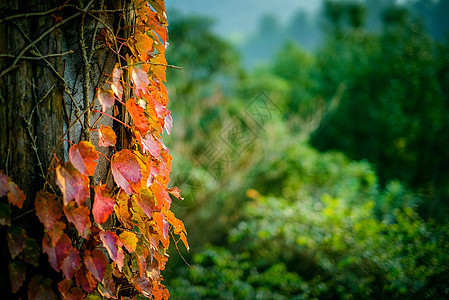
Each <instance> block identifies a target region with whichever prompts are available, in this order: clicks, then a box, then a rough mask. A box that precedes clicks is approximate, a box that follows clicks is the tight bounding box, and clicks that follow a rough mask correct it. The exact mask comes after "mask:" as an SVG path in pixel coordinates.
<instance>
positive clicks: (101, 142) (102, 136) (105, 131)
mask: <svg viewBox="0 0 449 300" xmlns="http://www.w3.org/2000/svg"><path fill="white" fill-rule="evenodd" d="M116 142H117V136H116V135H115V132H114V130H112V128H111V126H104V127H103V124H100V129H98V146H100V147H109V146H114V145H115V143H116Z"/></svg>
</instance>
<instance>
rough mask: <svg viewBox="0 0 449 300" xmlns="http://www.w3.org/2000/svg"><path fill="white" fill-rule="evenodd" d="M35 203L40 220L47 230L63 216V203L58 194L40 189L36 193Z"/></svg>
mask: <svg viewBox="0 0 449 300" xmlns="http://www.w3.org/2000/svg"><path fill="white" fill-rule="evenodd" d="M34 205H35V207H36V215H37V217H38V218H39V221H41V223H42V224H44V226H45V228H46V229H47V230H50V229H51V228H52V227H53V225H54V224H55V223H56V222H57V221H58V220H59V219H60V218H61V217H62V205H61V203H60V202H59V201H57V200H56V195H54V194H51V193H47V192H44V191H39V192H38V193H37V194H36V200H35V201H34Z"/></svg>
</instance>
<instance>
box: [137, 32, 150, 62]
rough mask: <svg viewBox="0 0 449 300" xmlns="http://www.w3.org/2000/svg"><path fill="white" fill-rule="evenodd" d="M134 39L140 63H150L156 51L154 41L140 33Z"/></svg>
mask: <svg viewBox="0 0 449 300" xmlns="http://www.w3.org/2000/svg"><path fill="white" fill-rule="evenodd" d="M134 38H135V39H136V44H135V48H136V50H137V52H138V56H137V57H138V58H139V61H148V59H149V58H150V55H152V53H153V51H154V48H153V39H152V38H150V37H149V36H148V35H146V34H143V33H140V32H137V33H136V35H135V36H134Z"/></svg>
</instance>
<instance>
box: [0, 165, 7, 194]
mask: <svg viewBox="0 0 449 300" xmlns="http://www.w3.org/2000/svg"><path fill="white" fill-rule="evenodd" d="M7 183H8V177H7V176H6V175H5V174H4V173H3V171H0V197H3V196H6V184H7Z"/></svg>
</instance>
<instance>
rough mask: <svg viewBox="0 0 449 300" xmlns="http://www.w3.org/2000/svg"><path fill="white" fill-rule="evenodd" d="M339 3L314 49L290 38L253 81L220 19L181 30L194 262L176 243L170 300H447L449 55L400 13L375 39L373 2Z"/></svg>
mask: <svg viewBox="0 0 449 300" xmlns="http://www.w3.org/2000/svg"><path fill="white" fill-rule="evenodd" d="M390 2H392V1H389V0H388V1H387V0H385V1H383V5H385V7H387V3H390ZM418 2H419V1H418ZM418 2H417V3H418ZM326 3H327V4H326V5H328V7H326V9H324V10H323V11H324V12H326V13H327V17H328V18H327V20H328V23H327V24H328V25H327V27H326V28H327V30H328V31H327V32H328V37H327V38H326V41H325V42H324V44H323V45H322V46H321V47H320V48H319V49H318V50H317V51H316V52H314V53H309V52H307V51H305V50H304V49H302V48H301V47H300V46H298V45H297V44H296V43H295V42H289V43H286V44H284V46H283V47H282V49H281V50H280V51H279V52H278V53H277V55H276V56H275V57H273V60H272V61H270V62H269V63H267V64H264V65H260V66H258V67H257V68H255V69H254V70H253V71H252V72H246V71H244V70H242V69H241V65H240V61H239V59H238V55H237V54H236V52H235V50H234V49H233V47H232V46H231V45H230V44H228V43H226V42H224V41H223V40H221V39H220V38H218V37H217V36H215V35H214V34H213V32H212V30H211V28H210V21H208V20H206V19H203V18H199V17H187V16H181V15H175V18H174V19H172V20H171V23H170V33H171V36H170V38H171V43H172V44H174V47H169V49H170V48H171V49H170V50H169V51H170V52H168V53H167V57H168V60H169V63H170V64H176V65H180V66H183V67H184V72H185V74H181V73H179V72H177V71H174V70H171V71H169V73H168V76H170V78H169V80H168V82H169V92H170V99H171V107H170V109H171V110H172V113H173V116H174V120H175V126H174V127H173V131H172V136H171V138H169V139H167V143H168V144H169V145H170V148H171V149H174V150H175V151H174V152H173V153H172V154H173V157H174V160H173V164H174V166H173V170H175V172H176V173H174V174H173V175H172V178H174V181H173V182H172V183H173V185H178V186H180V187H181V190H182V192H183V195H184V197H185V200H184V201H178V200H176V199H173V201H174V203H173V209H174V211H175V213H176V215H177V216H178V217H180V218H181V219H182V220H183V221H184V222H185V224H186V228H187V230H188V232H189V237H188V238H189V243H190V246H191V252H190V253H184V252H182V254H183V255H184V256H185V258H186V260H187V261H189V262H192V265H193V266H194V267H192V268H188V267H187V266H186V264H185V263H184V262H183V261H182V259H181V257H180V255H178V254H177V253H176V251H175V250H174V249H173V247H172V252H171V256H172V257H171V259H170V261H169V264H168V265H167V271H166V273H165V275H164V277H165V278H166V280H167V283H168V285H169V286H170V293H171V296H172V298H173V299H366V298H368V299H447V298H448V297H449V284H448V282H449V255H448V250H449V242H448V234H449V225H448V224H449V223H448V220H447V216H448V215H447V212H448V211H449V201H448V200H449V175H448V173H447V172H446V170H447V168H448V167H449V166H448V164H449V159H448V157H449V152H448V151H449V150H448V149H449V148H448V146H449V131H448V130H446V129H447V128H449V107H448V105H449V99H448V95H449V82H448V80H449V75H448V74H449V43H441V42H436V41H435V40H434V39H433V38H432V37H431V36H430V35H428V34H427V33H426V31H425V30H424V27H423V26H422V24H421V23H420V21H419V20H417V19H415V18H414V17H413V16H411V15H410V14H409V12H408V11H407V10H405V9H403V8H401V7H390V8H388V9H387V10H384V12H383V15H382V20H383V21H382V26H383V27H382V29H381V30H380V31H379V32H367V31H366V30H365V29H364V26H363V22H364V20H365V14H366V13H367V12H369V11H367V10H366V9H365V7H364V6H363V5H361V4H359V3H355V2H345V1H339V2H335V1H326ZM368 3H369V4H370V5H373V1H368ZM368 16H369V14H368ZM265 31H266V32H267V34H273V33H272V32H270V31H268V29H267V30H265ZM172 51H173V52H172ZM261 92H263V93H261ZM258 101H259V102H258ZM260 101H262V102H263V101H265V102H263V104H265V105H268V106H270V107H268V106H266V107H265V108H267V107H268V108H269V110H266V111H264V113H265V115H264V116H265V119H264V122H263V123H258V121H257V119H256V118H255V117H256V115H254V110H253V108H257V109H261V108H263V107H264V106H263V105H262V106H257V105H258V104H257V103H259V104H260ZM254 105H256V106H257V107H255V106H254ZM259 121H260V120H259ZM231 139H233V140H231ZM320 151H321V152H320ZM435 220H436V221H435ZM181 251H182V249H181Z"/></svg>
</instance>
